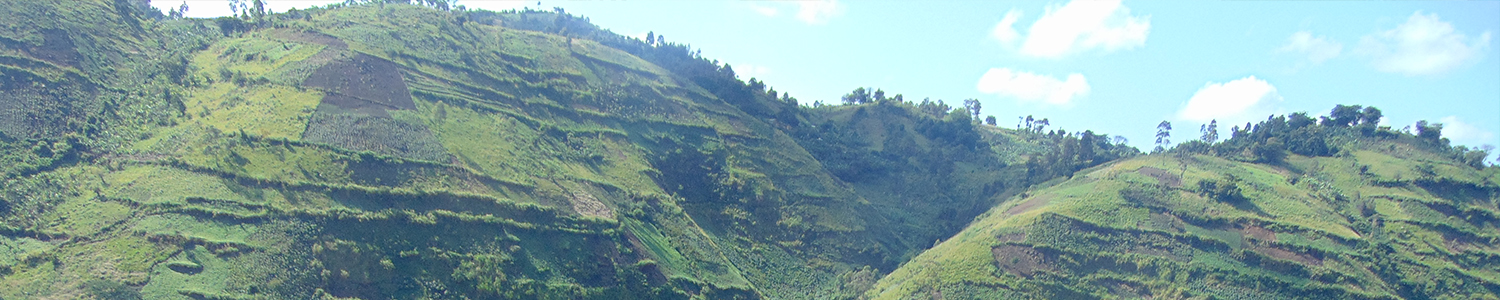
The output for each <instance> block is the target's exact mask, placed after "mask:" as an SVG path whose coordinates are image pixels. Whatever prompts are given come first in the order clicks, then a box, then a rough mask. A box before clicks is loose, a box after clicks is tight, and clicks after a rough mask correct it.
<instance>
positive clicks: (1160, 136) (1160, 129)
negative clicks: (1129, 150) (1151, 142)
mask: <svg viewBox="0 0 1500 300" xmlns="http://www.w3.org/2000/svg"><path fill="white" fill-rule="evenodd" d="M1170 144H1172V123H1171V122H1167V121H1161V124H1156V150H1152V151H1151V152H1161V151H1166V150H1167V145H1170Z"/></svg>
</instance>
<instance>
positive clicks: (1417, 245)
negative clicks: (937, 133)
mask: <svg viewBox="0 0 1500 300" xmlns="http://www.w3.org/2000/svg"><path fill="white" fill-rule="evenodd" d="M1348 108H1350V107H1347V106H1340V107H1339V108H1336V109H1335V110H1334V111H1333V113H1332V114H1331V115H1332V116H1333V117H1334V118H1332V119H1324V120H1322V121H1321V123H1315V122H1314V120H1313V119H1311V118H1308V117H1307V116H1306V115H1305V114H1293V115H1291V116H1290V118H1288V117H1281V116H1278V117H1275V118H1272V119H1270V120H1267V121H1265V122H1262V123H1260V124H1256V125H1254V126H1247V127H1246V129H1241V128H1239V127H1238V126H1236V128H1235V130H1234V137H1233V138H1231V139H1229V140H1226V141H1222V142H1219V143H1213V144H1211V142H1212V140H1211V139H1210V140H1209V141H1193V142H1188V143H1184V144H1182V145H1179V146H1178V147H1176V148H1174V149H1172V150H1170V151H1165V152H1159V153H1155V154H1152V155H1148V156H1140V157H1136V158H1130V159H1124V160H1120V161H1115V162H1111V163H1107V164H1105V165H1103V166H1100V167H1096V168H1091V169H1088V170H1084V171H1081V172H1078V173H1076V174H1074V175H1073V176H1072V178H1071V179H1069V180H1067V181H1062V182H1060V183H1057V184H1055V185H1051V186H1048V187H1042V188H1038V189H1037V190H1035V191H1030V192H1027V193H1025V194H1022V195H1019V196H1017V197H1015V198H1013V199H1012V200H1009V201H1007V202H1006V203H1005V204H1002V205H999V206H996V207H995V208H994V209H991V210H990V211H988V212H986V213H984V214H983V215H982V216H980V217H979V218H978V219H977V220H976V221H975V222H974V223H973V224H971V225H969V227H968V228H966V229H964V230H963V231H962V232H960V233H958V234H957V235H955V236H954V237H953V238H951V239H948V240H946V241H944V242H943V243H942V244H940V245H938V246H936V247H934V248H932V249H931V250H928V251H926V252H924V253H922V254H921V255H918V256H917V257H916V258H915V259H913V260H912V261H910V262H907V263H906V264H904V265H903V266H902V267H901V268H899V269H897V270H896V271H894V272H892V273H891V274H890V275H889V276H887V277H885V278H883V279H881V280H880V282H879V283H878V284H876V285H875V287H874V288H873V289H871V290H870V291H868V292H867V293H866V294H865V296H867V297H868V298H871V299H939V298H944V299H1009V298H1015V299H1033V298H1053V299H1060V298H1062V299H1090V298H1166V299H1496V298H1497V297H1496V294H1497V293H1500V272H1497V271H1496V270H1500V247H1497V246H1496V245H1500V244H1497V241H1500V209H1497V207H1496V203H1497V202H1500V169H1497V168H1494V167H1488V168H1486V167H1485V166H1484V165H1483V164H1480V163H1479V159H1482V158H1483V154H1482V152H1480V151H1470V150H1468V149H1466V148H1463V147H1452V148H1450V147H1449V146H1448V145H1447V143H1448V142H1447V140H1446V139H1442V138H1440V130H1441V127H1421V128H1418V134H1417V135H1411V134H1404V133H1400V132H1395V131H1391V130H1390V129H1389V128H1384V127H1377V126H1375V125H1374V124H1373V123H1366V122H1363V121H1362V120H1361V118H1359V117H1366V118H1363V119H1367V120H1369V119H1373V120H1378V119H1379V111H1378V110H1373V111H1372V110H1365V111H1364V112H1363V113H1362V112H1360V111H1359V110H1358V109H1359V108H1358V107H1357V106H1355V107H1353V108H1354V109H1353V110H1352V111H1353V112H1352V113H1351V112H1350V111H1351V110H1350V109H1348ZM1372 112H1373V118H1369V117H1370V116H1371V114H1370V113H1372ZM1288 152H1290V153H1288Z"/></svg>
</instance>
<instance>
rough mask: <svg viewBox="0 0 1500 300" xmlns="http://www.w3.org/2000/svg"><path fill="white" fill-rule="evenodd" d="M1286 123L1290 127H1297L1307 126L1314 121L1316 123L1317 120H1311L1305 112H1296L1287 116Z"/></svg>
mask: <svg viewBox="0 0 1500 300" xmlns="http://www.w3.org/2000/svg"><path fill="white" fill-rule="evenodd" d="M1286 123H1287V125H1290V126H1292V129H1298V128H1302V127H1307V126H1308V125H1313V124H1314V123H1317V121H1316V120H1313V118H1312V117H1308V116H1307V113H1306V112H1296V113H1292V114H1291V115H1288V116H1287V121H1286Z"/></svg>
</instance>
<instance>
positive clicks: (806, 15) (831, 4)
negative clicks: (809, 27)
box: [797, 0, 843, 24]
mask: <svg viewBox="0 0 1500 300" xmlns="http://www.w3.org/2000/svg"><path fill="white" fill-rule="evenodd" d="M841 11H843V7H842V6H841V5H839V1H838V0H804V1H797V19H798V20H802V22H807V23H808V24H823V23H827V22H828V19H830V18H833V17H835V16H838V14H839V13H840V12H841Z"/></svg>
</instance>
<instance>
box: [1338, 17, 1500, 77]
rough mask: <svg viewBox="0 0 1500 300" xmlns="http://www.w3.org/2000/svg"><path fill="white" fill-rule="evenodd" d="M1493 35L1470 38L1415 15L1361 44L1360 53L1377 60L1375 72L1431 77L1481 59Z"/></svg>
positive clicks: (1436, 22) (1436, 20) (1375, 61)
mask: <svg viewBox="0 0 1500 300" xmlns="http://www.w3.org/2000/svg"><path fill="white" fill-rule="evenodd" d="M1489 44H1490V32H1489V31H1485V32H1484V33H1483V34H1480V35H1479V36H1478V37H1475V38H1469V37H1468V36H1467V35H1465V34H1463V33H1461V32H1458V31H1457V30H1455V29H1454V28H1453V24H1451V23H1448V22H1443V21H1442V20H1439V19H1438V16H1437V14H1422V12H1421V11H1417V12H1416V13H1413V14H1412V15H1411V17H1410V18H1407V19H1406V23H1402V24H1401V25H1398V26H1396V28H1394V29H1391V30H1386V31H1379V32H1375V33H1373V34H1370V35H1367V36H1365V37H1364V38H1362V39H1361V40H1360V44H1359V47H1360V51H1361V52H1362V53H1364V54H1366V55H1369V56H1370V57H1371V58H1373V59H1374V61H1373V62H1374V64H1375V69H1376V70H1380V71H1382V72H1390V73H1402V74H1406V75H1430V74H1437V73H1442V72H1445V71H1448V70H1451V69H1453V68H1455V67H1458V66H1460V65H1463V64H1464V63H1466V62H1468V61H1470V60H1475V59H1478V58H1479V56H1480V55H1481V54H1483V53H1484V48H1486V47H1489Z"/></svg>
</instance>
